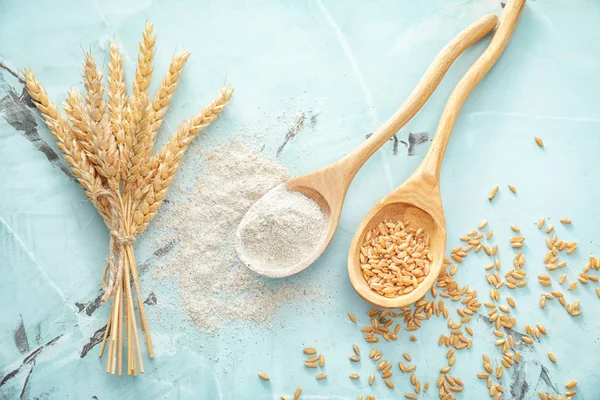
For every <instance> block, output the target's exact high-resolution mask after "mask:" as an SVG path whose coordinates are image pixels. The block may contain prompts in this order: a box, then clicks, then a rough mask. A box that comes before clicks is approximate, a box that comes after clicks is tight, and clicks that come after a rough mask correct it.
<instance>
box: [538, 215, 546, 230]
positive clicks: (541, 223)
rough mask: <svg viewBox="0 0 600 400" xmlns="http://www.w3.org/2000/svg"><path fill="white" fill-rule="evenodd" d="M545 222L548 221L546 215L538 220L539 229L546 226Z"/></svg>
mask: <svg viewBox="0 0 600 400" xmlns="http://www.w3.org/2000/svg"><path fill="white" fill-rule="evenodd" d="M545 222H546V219H545V218H544V217H542V218H540V220H539V221H538V224H537V227H538V229H542V226H544V223H545Z"/></svg>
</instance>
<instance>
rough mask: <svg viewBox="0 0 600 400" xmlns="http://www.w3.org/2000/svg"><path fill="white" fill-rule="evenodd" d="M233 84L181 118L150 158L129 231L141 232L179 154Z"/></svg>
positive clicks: (155, 208)
mask: <svg viewBox="0 0 600 400" xmlns="http://www.w3.org/2000/svg"><path fill="white" fill-rule="evenodd" d="M232 95H233V88H232V87H231V86H227V87H224V88H222V89H221V91H220V92H219V96H218V97H217V98H216V99H215V100H214V101H213V102H212V103H210V104H209V105H208V106H207V107H205V108H204V109H203V110H202V111H201V112H200V113H198V114H197V115H196V116H195V117H193V118H191V119H189V120H186V121H183V122H182V123H181V124H180V125H179V128H178V129H177V132H175V134H174V135H173V137H172V138H171V139H170V140H169V142H168V143H167V144H165V145H164V146H163V148H162V149H161V150H160V151H159V152H158V153H156V154H154V155H153V156H152V157H151V159H150V170H149V172H148V175H147V176H146V177H145V179H146V185H145V188H144V189H145V193H144V194H145V196H144V197H143V198H142V199H141V201H140V203H139V206H138V207H136V209H135V212H134V218H133V230H132V232H137V233H140V232H143V231H144V230H145V229H146V227H147V226H148V224H149V223H150V221H152V219H153V218H154V216H155V215H156V212H157V211H158V208H159V207H160V205H161V203H162V201H163V200H164V198H165V196H166V195H167V190H168V188H169V185H170V184H171V182H172V181H173V178H174V176H175V173H176V172H177V169H178V168H179V165H180V164H181V158H182V157H183V154H184V153H185V151H186V149H187V148H188V146H189V145H190V143H191V142H192V141H193V140H194V138H195V137H196V136H198V133H199V132H200V131H201V130H203V129H204V128H206V127H207V126H208V125H210V124H211V123H212V122H213V121H214V120H215V119H216V118H217V116H218V115H219V114H220V113H221V112H222V111H223V110H224V109H225V107H227V104H228V103H229V100H230V99H231V96H232Z"/></svg>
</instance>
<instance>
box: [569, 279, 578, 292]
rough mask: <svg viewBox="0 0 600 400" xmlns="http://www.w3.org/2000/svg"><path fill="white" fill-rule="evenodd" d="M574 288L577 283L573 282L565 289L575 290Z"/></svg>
mask: <svg viewBox="0 0 600 400" xmlns="http://www.w3.org/2000/svg"><path fill="white" fill-rule="evenodd" d="M576 286H577V281H574V282H571V284H570V285H569V287H568V288H567V289H569V290H573V289H575V287H576Z"/></svg>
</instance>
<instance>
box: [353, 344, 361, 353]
mask: <svg viewBox="0 0 600 400" xmlns="http://www.w3.org/2000/svg"><path fill="white" fill-rule="evenodd" d="M352 349H353V350H354V354H356V355H357V356H360V349H359V348H358V346H357V345H355V344H353V345H352Z"/></svg>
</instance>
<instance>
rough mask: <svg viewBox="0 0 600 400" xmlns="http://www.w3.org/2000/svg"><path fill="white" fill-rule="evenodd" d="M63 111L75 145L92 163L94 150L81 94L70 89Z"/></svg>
mask: <svg viewBox="0 0 600 400" xmlns="http://www.w3.org/2000/svg"><path fill="white" fill-rule="evenodd" d="M63 110H64V111H65V114H66V115H67V118H68V119H69V122H70V123H71V131H72V133H73V135H74V137H75V139H76V140H77V143H79V145H80V146H81V147H82V148H83V150H85V152H86V155H87V157H88V158H89V159H90V161H92V162H94V154H95V149H94V145H93V143H92V138H91V135H90V132H89V128H88V126H87V122H86V115H85V114H86V110H85V107H84V105H83V98H82V97H81V93H79V92H78V91H77V90H75V89H71V90H70V91H69V92H68V93H67V98H66V100H65V101H64V103H63Z"/></svg>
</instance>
